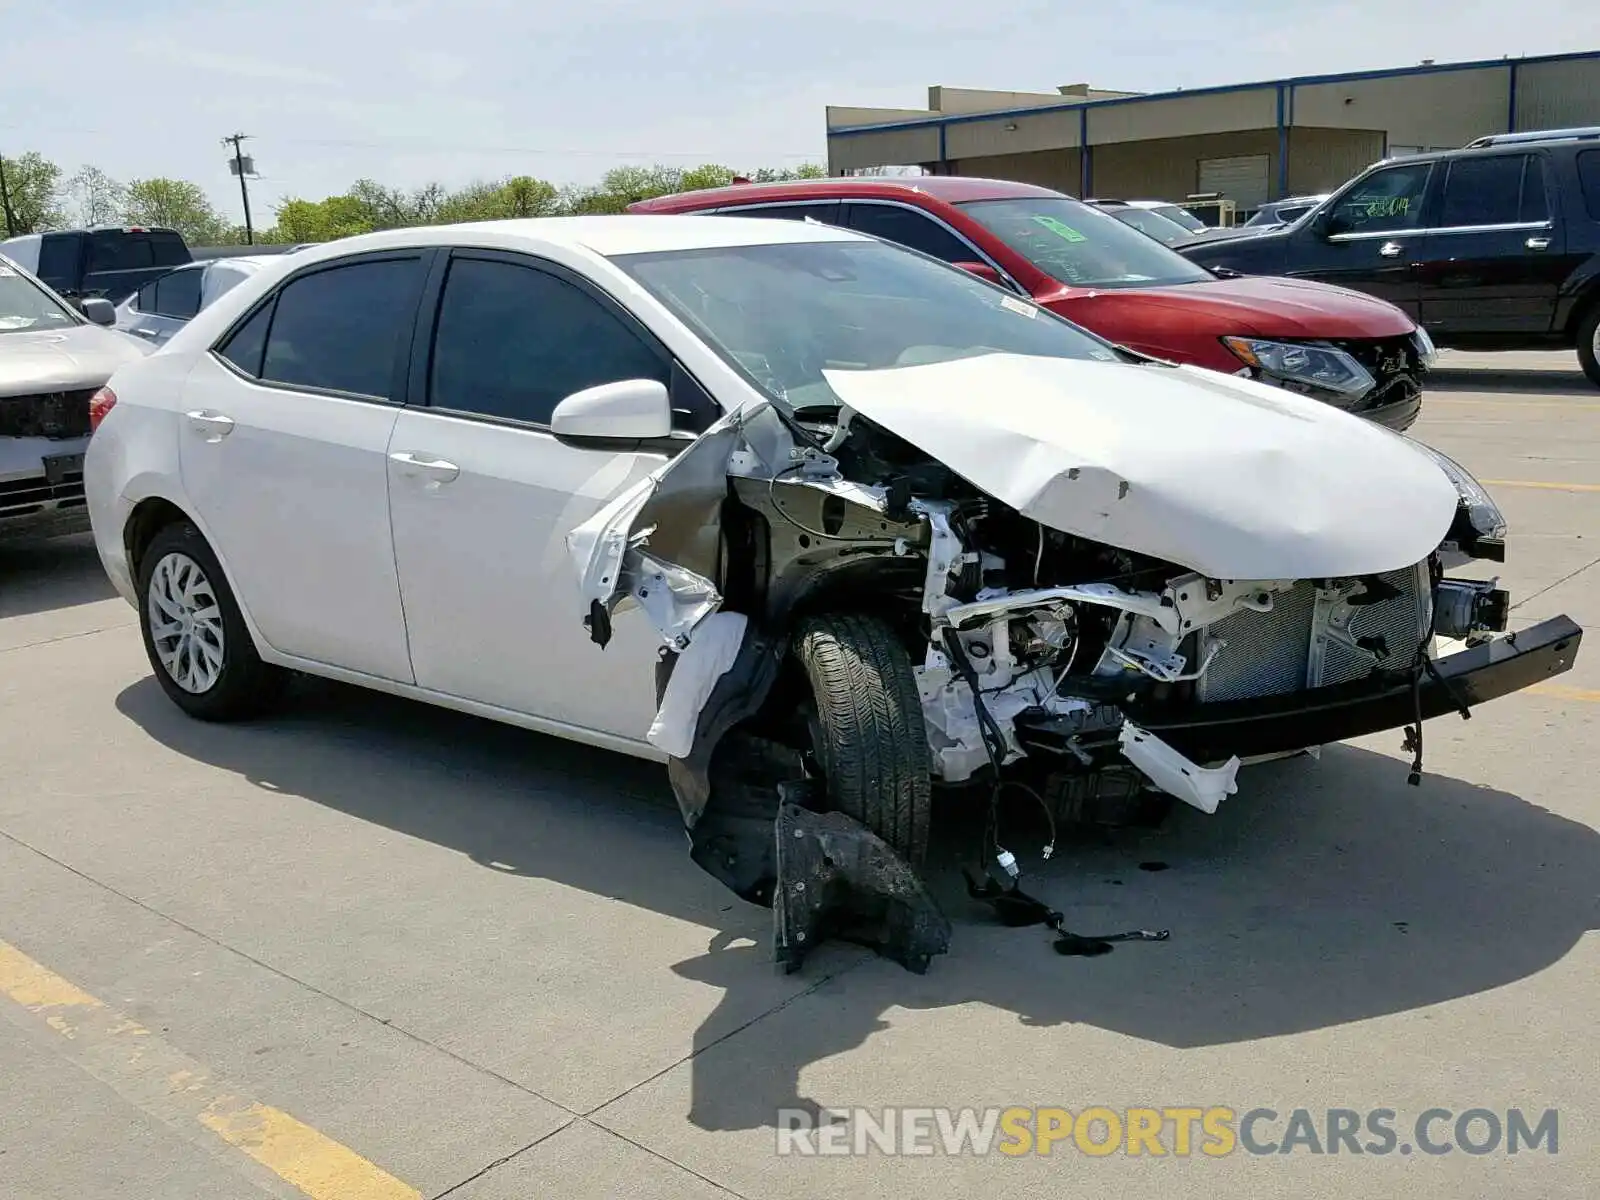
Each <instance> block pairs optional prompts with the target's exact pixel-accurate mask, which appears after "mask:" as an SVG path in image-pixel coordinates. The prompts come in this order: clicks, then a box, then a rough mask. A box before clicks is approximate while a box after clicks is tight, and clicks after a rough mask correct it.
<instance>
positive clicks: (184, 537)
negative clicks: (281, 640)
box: [139, 521, 285, 721]
mask: <svg viewBox="0 0 1600 1200" xmlns="http://www.w3.org/2000/svg"><path fill="white" fill-rule="evenodd" d="M139 631H140V633H141V634H143V636H144V649H145V654H146V655H147V656H148V657H149V659H150V667H151V669H152V670H154V671H155V675H156V682H157V683H159V684H160V685H161V690H162V691H164V692H166V694H167V698H168V699H169V700H171V701H172V702H173V703H174V704H176V705H177V706H178V707H179V708H181V709H182V710H183V711H184V712H186V713H188V714H189V715H190V716H191V717H195V718H197V719H199V720H201V721H237V720H242V719H244V718H246V717H253V716H256V715H258V714H260V713H262V712H265V711H266V710H267V709H269V708H271V707H272V705H273V704H274V703H275V702H276V701H277V699H278V697H279V696H280V694H281V693H282V690H283V683H284V680H285V673H284V672H283V671H282V670H280V669H279V668H277V667H274V666H270V665H268V664H267V663H264V662H262V661H261V656H260V655H259V654H257V653H256V647H255V642H254V641H253V640H252V639H251V637H250V630H249V629H248V628H247V627H246V626H245V623H244V616H243V614H242V613H241V612H240V611H239V604H238V602H237V601H236V600H235V599H234V597H233V591H232V589H230V588H229V587H228V580H227V578H226V577H225V576H224V575H223V573H222V564H221V563H219V562H218V561H217V556H216V555H215V554H214V553H213V552H212V550H211V547H210V546H209V545H207V544H206V540H205V538H204V537H202V536H201V535H200V531H199V530H198V529H196V528H195V527H194V525H193V524H191V523H190V522H188V521H176V522H174V523H172V524H171V525H166V526H163V527H162V528H161V529H160V530H158V531H157V532H156V534H155V536H154V537H153V538H151V539H150V543H149V545H148V546H146V547H145V550H144V553H143V554H142V555H141V556H140V558H139Z"/></svg>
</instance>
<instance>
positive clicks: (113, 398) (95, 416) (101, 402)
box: [89, 387, 117, 433]
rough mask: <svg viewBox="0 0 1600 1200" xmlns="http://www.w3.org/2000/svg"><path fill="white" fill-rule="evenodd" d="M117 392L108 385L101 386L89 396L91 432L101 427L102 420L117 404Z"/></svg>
mask: <svg viewBox="0 0 1600 1200" xmlns="http://www.w3.org/2000/svg"><path fill="white" fill-rule="evenodd" d="M116 403H117V394H116V393H115V392H113V391H112V390H111V389H110V388H108V387H103V388H101V389H100V390H99V391H98V392H96V393H95V394H94V395H92V396H90V397H89V432H90V433H93V432H94V431H95V430H96V429H99V428H100V422H101V421H104V420H105V419H106V414H107V413H108V412H110V411H111V410H112V408H113V407H115V406H116Z"/></svg>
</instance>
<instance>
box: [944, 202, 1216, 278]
mask: <svg viewBox="0 0 1600 1200" xmlns="http://www.w3.org/2000/svg"><path fill="white" fill-rule="evenodd" d="M961 209H962V211H963V212H965V213H966V214H967V215H968V216H970V217H972V218H973V219H974V220H975V221H977V222H978V223H979V224H980V225H982V226H983V227H984V228H985V229H987V230H989V232H991V233H993V234H994V235H995V236H996V237H998V238H999V239H1000V240H1001V241H1002V242H1004V243H1005V244H1006V245H1007V246H1009V247H1011V249H1013V250H1015V251H1016V252H1017V253H1018V254H1020V255H1022V257H1023V258H1025V259H1027V260H1028V261H1029V262H1031V263H1032V264H1033V265H1034V266H1036V267H1038V268H1039V269H1040V270H1041V271H1044V272H1045V273H1046V274H1048V275H1050V276H1052V277H1053V278H1056V279H1059V280H1061V282H1063V283H1070V284H1072V285H1073V286H1074V287H1097V288H1119V287H1152V286H1155V285H1158V284H1173V283H1200V282H1202V281H1204V280H1208V279H1214V278H1216V277H1215V276H1214V275H1212V274H1211V273H1210V272H1209V271H1207V270H1205V269H1204V268H1202V267H1197V266H1196V265H1195V264H1194V263H1192V262H1190V261H1189V260H1188V259H1186V258H1184V257H1183V256H1182V255H1181V254H1178V253H1176V252H1175V251H1172V250H1169V249H1167V248H1166V247H1165V246H1163V245H1161V243H1159V242H1157V241H1156V240H1155V239H1154V238H1149V237H1146V236H1145V235H1144V234H1142V233H1140V232H1139V231H1138V230H1136V229H1130V228H1129V227H1128V226H1126V225H1124V224H1123V223H1122V222H1121V221H1119V220H1117V219H1116V218H1115V217H1113V216H1111V214H1109V213H1104V212H1101V211H1100V210H1099V209H1097V208H1091V207H1090V206H1089V205H1087V204H1079V203H1078V202H1077V201H1076V200H1069V199H1067V198H1066V197H1065V196H1027V197H1018V198H1016V199H1014V200H972V201H968V202H967V203H965V204H963V205H961Z"/></svg>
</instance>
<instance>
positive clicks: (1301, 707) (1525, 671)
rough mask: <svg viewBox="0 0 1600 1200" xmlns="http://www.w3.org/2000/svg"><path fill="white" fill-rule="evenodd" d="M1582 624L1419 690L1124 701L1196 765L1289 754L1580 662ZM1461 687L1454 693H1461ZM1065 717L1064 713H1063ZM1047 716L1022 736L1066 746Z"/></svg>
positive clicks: (1546, 626)
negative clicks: (1178, 702)
mask: <svg viewBox="0 0 1600 1200" xmlns="http://www.w3.org/2000/svg"><path fill="white" fill-rule="evenodd" d="M1582 640H1583V630H1582V629H1580V628H1579V627H1578V625H1577V623H1576V622H1575V621H1573V620H1572V619H1571V618H1570V617H1565V616H1562V617H1552V618H1551V619H1550V620H1548V621H1543V622H1541V623H1539V624H1538V625H1534V626H1532V627H1531V628H1528V629H1523V630H1519V631H1518V632H1516V633H1510V634H1506V635H1505V636H1504V637H1499V638H1496V639H1495V640H1494V641H1491V642H1487V643H1485V644H1484V645H1482V646H1477V647H1474V648H1472V649H1470V650H1463V651H1461V652H1460V653H1457V654H1451V655H1448V656H1446V657H1444V658H1439V659H1435V660H1434V662H1435V665H1436V666H1437V668H1438V675H1439V679H1442V680H1443V681H1444V683H1445V685H1446V686H1441V684H1440V683H1439V682H1438V680H1436V679H1435V678H1433V677H1432V676H1431V675H1425V676H1424V677H1423V679H1422V683H1421V686H1420V688H1419V690H1418V694H1417V696H1413V694H1412V684H1411V677H1410V674H1409V673H1408V672H1405V673H1394V672H1391V673H1389V674H1386V675H1379V676H1375V677H1372V678H1368V679H1361V680H1356V681H1354V682H1351V683H1342V684H1337V685H1335V686H1332V687H1322V688H1312V689H1310V690H1309V691H1302V692H1291V693H1289V694H1287V695H1281V696H1264V697H1260V698H1255V699H1247V700H1226V701H1219V702H1217V703H1215V704H1199V705H1194V704H1191V705H1187V706H1185V707H1182V708H1174V707H1168V706H1160V707H1158V706H1155V705H1145V706H1135V705H1131V704H1130V705H1128V706H1126V707H1124V709H1123V712H1124V714H1125V716H1126V717H1127V719H1128V720H1130V721H1132V722H1133V723H1134V724H1135V725H1137V726H1139V727H1140V728H1141V729H1144V730H1147V731H1149V732H1150V733H1153V734H1155V735H1156V736H1157V737H1158V738H1160V739H1161V740H1162V741H1163V742H1165V743H1167V745H1169V746H1171V747H1172V748H1173V749H1175V750H1177V751H1179V752H1181V753H1182V754H1184V755H1185V756H1186V757H1188V758H1189V759H1191V760H1192V761H1194V762H1197V763H1213V762H1222V761H1225V760H1226V759H1229V758H1231V757H1233V756H1234V755H1237V756H1238V757H1240V758H1242V759H1248V758H1254V757H1257V756H1259V755H1268V754H1282V753H1286V752H1290V751H1294V750H1303V749H1305V748H1306V747H1307V746H1321V745H1326V744H1329V743H1332V742H1342V741H1345V740H1347V739H1349V738H1356V737H1363V736H1365V735H1367V734H1370V733H1382V732H1383V731H1384V730H1387V729H1398V728H1400V727H1402V726H1405V725H1409V724H1411V723H1412V722H1413V721H1414V720H1415V719H1416V710H1417V704H1418V702H1419V701H1420V705H1421V709H1422V716H1423V718H1424V719H1427V718H1430V717H1439V716H1444V715H1446V714H1448V713H1452V712H1455V711H1456V708H1457V701H1456V697H1459V698H1460V700H1461V701H1464V702H1465V703H1466V704H1468V705H1470V706H1474V707H1475V706H1477V705H1479V704H1482V703H1484V702H1485V701H1489V700H1495V699H1498V698H1499V697H1501V696H1509V695H1510V694H1511V693H1512V692H1518V691H1521V690H1522V689H1523V688H1526V687H1530V686H1532V685H1533V684H1536V683H1540V682H1542V681H1544V680H1546V679H1550V678H1552V677H1554V676H1556V675H1560V674H1562V673H1563V672H1565V671H1568V670H1570V669H1571V667H1572V664H1573V663H1574V662H1575V661H1576V660H1577V657H1578V646H1579V644H1580V643H1581V642H1582ZM1452 693H1454V695H1452ZM1056 720H1059V719H1056ZM1056 720H1052V719H1051V718H1048V717H1038V718H1030V716H1029V715H1027V714H1024V715H1023V716H1020V717H1018V718H1017V721H1016V727H1017V733H1018V737H1019V739H1020V740H1021V741H1022V743H1023V745H1024V746H1025V747H1026V746H1028V745H1029V744H1030V743H1031V744H1033V745H1035V746H1039V747H1041V748H1050V749H1055V748H1058V747H1060V745H1061V744H1062V741H1063V734H1064V733H1065V732H1068V731H1066V730H1064V729H1062V728H1060V727H1059V726H1057V725H1056Z"/></svg>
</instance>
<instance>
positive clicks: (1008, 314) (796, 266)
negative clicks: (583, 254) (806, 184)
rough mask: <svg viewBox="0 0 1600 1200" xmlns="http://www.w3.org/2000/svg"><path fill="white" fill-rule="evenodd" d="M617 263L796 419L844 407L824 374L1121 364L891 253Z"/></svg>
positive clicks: (743, 249)
mask: <svg viewBox="0 0 1600 1200" xmlns="http://www.w3.org/2000/svg"><path fill="white" fill-rule="evenodd" d="M1104 219H1105V220H1107V221H1110V220H1111V218H1109V217H1106V218H1104ZM1112 223H1113V224H1115V222H1112ZM1117 227H1118V229H1122V228H1123V227H1122V226H1120V225H1118V226H1117ZM1125 232H1126V234H1127V236H1128V237H1130V238H1138V239H1140V240H1142V241H1146V242H1149V239H1147V238H1145V236H1144V235H1143V234H1141V233H1135V232H1134V231H1133V230H1131V229H1129V230H1125ZM1149 244H1150V246H1151V247H1152V249H1156V250H1160V249H1161V247H1160V246H1157V245H1156V244H1155V243H1153V242H1149ZM614 261H615V262H616V263H617V265H618V266H620V267H621V268H622V269H623V270H624V271H626V272H627V273H628V274H629V275H631V276H632V277H633V278H634V279H636V280H638V282H639V283H640V284H641V285H642V286H643V287H644V288H645V289H646V290H647V291H649V292H650V293H651V294H652V295H654V296H655V297H656V298H657V299H658V300H660V301H661V302H662V303H663V304H664V305H666V306H667V308H669V309H670V310H672V312H673V313H674V314H675V315H676V316H677V317H678V318H679V319H680V320H681V321H683V322H684V323H685V324H686V325H688V326H689V327H690V328H691V329H692V330H694V332H695V333H696V334H697V335H698V336H699V337H700V338H701V339H702V340H703V341H704V342H705V343H706V344H707V345H708V346H710V347H711V349H712V350H714V351H715V352H716V353H717V354H719V355H720V356H721V357H722V358H723V359H724V360H725V361H727V362H729V363H730V364H732V365H733V366H734V367H736V368H737V369H739V370H740V371H741V372H742V373H743V374H744V375H745V376H746V377H747V378H749V379H750V380H751V381H752V382H753V383H754V384H755V385H756V386H757V387H758V388H760V389H761V390H762V391H763V392H765V393H766V394H767V395H768V396H770V397H772V398H774V399H777V400H781V401H783V402H784V403H786V404H787V405H789V406H790V407H792V408H797V409H798V408H808V407H816V406H819V405H820V406H834V405H837V404H838V403H839V399H838V397H837V396H836V395H835V394H834V392H833V390H832V389H831V388H830V387H829V386H828V382H827V377H826V374H825V372H828V371H863V370H881V369H885V368H889V367H900V366H915V365H918V364H923V363H934V362H946V361H950V360H953V359H961V358H972V357H975V356H977V355H980V354H1002V353H1004V354H1026V355H1033V356H1036V357H1044V358H1071V359H1099V360H1101V361H1107V362H1115V361H1118V355H1117V353H1116V351H1115V350H1113V349H1112V348H1111V347H1110V346H1109V345H1107V344H1106V343H1105V342H1102V341H1100V339H1098V338H1096V337H1094V336H1093V335H1092V334H1089V333H1087V332H1085V331H1084V330H1082V329H1079V328H1078V327H1077V326H1076V325H1073V324H1072V323H1070V322H1068V321H1065V320H1063V319H1061V318H1060V317H1057V316H1055V315H1054V314H1052V313H1050V312H1049V311H1048V310H1045V309H1042V308H1039V307H1038V306H1036V305H1034V304H1031V303H1029V302H1027V301H1024V300H1020V299H1018V298H1017V297H1015V296H1012V295H1009V294H1008V293H1005V292H1002V291H1000V290H999V289H998V288H995V287H993V286H991V285H989V284H986V283H981V282H979V281H978V280H976V279H974V278H972V277H971V276H970V275H968V274H966V273H965V272H963V271H958V270H954V269H952V268H950V267H947V266H944V265H942V264H940V263H936V262H930V261H929V260H928V259H926V258H923V257H921V256H920V255H916V254H911V253H908V252H907V251H905V250H902V249H900V248H899V247H896V246H892V245H889V244H887V243H884V242H861V241H845V242H800V243H792V244H788V245H776V246H719V247H714V248H711V249H704V250H673V251H664V252H660V253H653V254H633V255H624V256H620V257H618V258H617V259H615V260H614ZM982 402H983V399H982V397H981V396H975V397H973V403H974V404H981V403H982Z"/></svg>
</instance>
